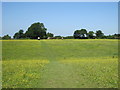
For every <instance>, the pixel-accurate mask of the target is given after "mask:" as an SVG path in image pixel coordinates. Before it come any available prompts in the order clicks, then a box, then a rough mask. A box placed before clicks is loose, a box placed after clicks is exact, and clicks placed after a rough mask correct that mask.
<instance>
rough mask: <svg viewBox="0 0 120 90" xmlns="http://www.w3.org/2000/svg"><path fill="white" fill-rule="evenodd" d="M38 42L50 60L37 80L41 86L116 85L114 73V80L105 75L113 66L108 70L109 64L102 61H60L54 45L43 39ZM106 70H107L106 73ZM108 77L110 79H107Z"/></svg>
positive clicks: (96, 86)
mask: <svg viewBox="0 0 120 90" xmlns="http://www.w3.org/2000/svg"><path fill="white" fill-rule="evenodd" d="M40 44H41V46H42V48H43V49H44V51H45V52H44V53H46V59H47V60H49V61H50V63H49V64H48V65H46V67H45V68H44V71H43V72H42V78H41V80H40V82H39V86H40V87H41V88H88V87H89V88H98V87H117V75H116V73H115V74H114V73H113V74H112V75H115V78H114V80H112V79H113V78H112V77H111V76H107V75H108V73H109V72H111V71H112V72H113V70H115V69H116V68H114V67H113V70H110V67H111V66H107V67H106V66H104V65H106V63H105V64H104V63H101V62H102V61H100V62H99V61H98V62H96V61H95V62H94V61H93V62H92V61H91V62H87V63H86V62H78V63H74V60H73V63H71V64H68V63H62V62H61V60H59V59H58V58H57V57H59V56H61V54H60V53H59V51H57V50H56V51H55V50H54V49H53V48H54V47H51V46H49V44H48V43H46V42H45V41H41V42H40ZM63 52H64V51H63ZM68 62H69V60H68ZM79 63H81V64H79ZM88 63H89V64H88ZM94 63H95V65H94ZM107 64H110V65H111V64H113V65H114V64H116V60H115V61H112V62H111V61H110V62H107ZM100 65H101V66H100ZM111 68H112V67H111ZM104 70H105V71H104ZM107 70H109V71H108V72H107V73H106V71H107ZM115 71H116V70H115ZM106 77H107V78H106ZM110 78H111V80H107V79H110Z"/></svg>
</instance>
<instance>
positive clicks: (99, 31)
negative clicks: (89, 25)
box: [95, 30, 104, 38]
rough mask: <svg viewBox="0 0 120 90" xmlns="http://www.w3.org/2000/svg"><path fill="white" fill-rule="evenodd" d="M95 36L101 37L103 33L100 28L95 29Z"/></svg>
mask: <svg viewBox="0 0 120 90" xmlns="http://www.w3.org/2000/svg"><path fill="white" fill-rule="evenodd" d="M95 34H96V38H103V36H104V34H103V32H102V31H101V30H98V31H96V33H95Z"/></svg>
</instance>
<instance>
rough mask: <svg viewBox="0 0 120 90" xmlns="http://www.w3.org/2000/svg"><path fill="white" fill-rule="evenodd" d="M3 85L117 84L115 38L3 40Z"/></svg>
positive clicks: (109, 86)
mask: <svg viewBox="0 0 120 90" xmlns="http://www.w3.org/2000/svg"><path fill="white" fill-rule="evenodd" d="M2 45H3V46H2V60H3V61H2V68H3V71H2V73H3V74H2V75H3V76H2V87H3V88H117V87H118V84H117V83H118V41H117V40H105V39H103V40H102V39H99V40H96V39H93V40H77V39H76V40H72V39H71V40H4V41H2Z"/></svg>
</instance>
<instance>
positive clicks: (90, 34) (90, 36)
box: [87, 31, 95, 39]
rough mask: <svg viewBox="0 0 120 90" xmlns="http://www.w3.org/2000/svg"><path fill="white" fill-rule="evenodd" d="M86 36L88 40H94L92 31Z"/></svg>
mask: <svg viewBox="0 0 120 90" xmlns="http://www.w3.org/2000/svg"><path fill="white" fill-rule="evenodd" d="M87 36H88V38H90V39H93V38H95V36H94V32H93V31H89V32H88V34H87Z"/></svg>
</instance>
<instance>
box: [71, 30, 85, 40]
mask: <svg viewBox="0 0 120 90" xmlns="http://www.w3.org/2000/svg"><path fill="white" fill-rule="evenodd" d="M73 36H74V38H75V39H86V38H87V30H86V29H81V30H76V31H75V32H74V35H73Z"/></svg>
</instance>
